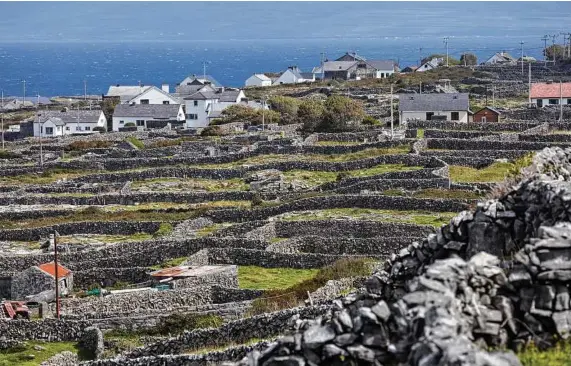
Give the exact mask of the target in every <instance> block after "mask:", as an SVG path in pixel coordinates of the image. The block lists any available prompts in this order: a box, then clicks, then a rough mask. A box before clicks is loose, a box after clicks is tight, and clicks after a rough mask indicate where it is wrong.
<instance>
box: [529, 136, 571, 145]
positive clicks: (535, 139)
mask: <svg viewBox="0 0 571 366" xmlns="http://www.w3.org/2000/svg"><path fill="white" fill-rule="evenodd" d="M519 139H520V141H530V142H570V143H571V134H554V135H520V136H519Z"/></svg>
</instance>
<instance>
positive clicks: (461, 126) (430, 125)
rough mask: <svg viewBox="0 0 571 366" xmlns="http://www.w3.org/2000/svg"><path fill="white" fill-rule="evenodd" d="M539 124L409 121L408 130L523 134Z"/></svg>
mask: <svg viewBox="0 0 571 366" xmlns="http://www.w3.org/2000/svg"><path fill="white" fill-rule="evenodd" d="M538 124H539V122H535V121H534V122H498V123H489V122H472V123H459V122H449V121H409V122H408V128H411V129H413V128H423V129H425V130H427V129H433V130H446V131H453V130H457V131H485V132H501V131H514V132H521V131H525V130H528V129H530V128H531V127H535V126H537V125H538Z"/></svg>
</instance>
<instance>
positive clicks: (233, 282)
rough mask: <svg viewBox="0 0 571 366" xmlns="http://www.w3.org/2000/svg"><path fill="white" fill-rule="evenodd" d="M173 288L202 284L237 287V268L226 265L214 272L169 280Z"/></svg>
mask: <svg viewBox="0 0 571 366" xmlns="http://www.w3.org/2000/svg"><path fill="white" fill-rule="evenodd" d="M171 283H172V285H173V288H174V289H183V288H188V289H193V288H197V287H204V286H213V285H217V286H223V287H226V288H238V268H237V267H236V266H233V265H232V266H226V267H225V268H223V269H222V270H220V271H216V272H215V273H207V274H204V275H201V276H197V277H189V278H185V279H181V280H175V281H172V282H171Z"/></svg>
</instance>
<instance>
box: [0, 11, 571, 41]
mask: <svg viewBox="0 0 571 366" xmlns="http://www.w3.org/2000/svg"><path fill="white" fill-rule="evenodd" d="M0 14H2V15H0V42H4V43H7V42H17V43H22V42H87V41H89V42H117V41H118V42H123V41H141V42H143V41H227V40H257V39H320V38H325V39H335V38H375V37H405V38H406V37H441V36H452V37H474V36H477V37H499V36H505V37H520V38H525V37H539V38H540V37H542V36H543V35H544V34H554V33H559V32H561V31H567V32H569V31H570V29H569V28H571V27H570V26H569V25H570V24H571V2H88V1H82V2H0ZM548 32H551V33H548Z"/></svg>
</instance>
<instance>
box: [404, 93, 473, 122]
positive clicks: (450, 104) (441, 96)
mask: <svg viewBox="0 0 571 366" xmlns="http://www.w3.org/2000/svg"><path fill="white" fill-rule="evenodd" d="M399 113H400V121H409V120H421V121H431V120H438V121H453V122H464V123H467V122H469V121H470V115H472V112H471V111H470V102H469V100H468V93H438V94H399Z"/></svg>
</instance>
